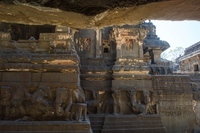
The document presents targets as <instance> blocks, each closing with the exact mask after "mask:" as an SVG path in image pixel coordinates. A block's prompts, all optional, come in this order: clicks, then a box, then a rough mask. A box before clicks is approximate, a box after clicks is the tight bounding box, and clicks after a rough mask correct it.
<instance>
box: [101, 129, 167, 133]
mask: <svg viewBox="0 0 200 133" xmlns="http://www.w3.org/2000/svg"><path fill="white" fill-rule="evenodd" d="M165 132H166V131H165V128H132V129H106V130H105V129H102V131H101V133H165Z"/></svg>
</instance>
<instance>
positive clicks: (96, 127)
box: [88, 114, 105, 133]
mask: <svg viewBox="0 0 200 133" xmlns="http://www.w3.org/2000/svg"><path fill="white" fill-rule="evenodd" d="M88 116H89V119H90V123H91V127H92V130H93V133H101V129H102V128H103V123H104V119H105V115H104V114H92V115H88Z"/></svg>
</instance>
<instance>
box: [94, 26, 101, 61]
mask: <svg viewBox="0 0 200 133" xmlns="http://www.w3.org/2000/svg"><path fill="white" fill-rule="evenodd" d="M101 45H102V29H96V51H95V54H96V55H95V56H96V58H100V57H101V56H102V53H101Z"/></svg>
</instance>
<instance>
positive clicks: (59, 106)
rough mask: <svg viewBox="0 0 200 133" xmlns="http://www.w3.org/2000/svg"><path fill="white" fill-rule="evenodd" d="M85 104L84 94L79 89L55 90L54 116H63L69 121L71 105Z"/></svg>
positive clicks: (63, 88)
mask: <svg viewBox="0 0 200 133" xmlns="http://www.w3.org/2000/svg"><path fill="white" fill-rule="evenodd" d="M78 102H80V103H81V102H85V97H84V93H83V91H82V90H81V89H67V88H65V87H62V88H57V89H56V100H55V107H56V114H57V115H58V116H65V118H66V120H69V115H70V108H71V106H72V104H73V103H78Z"/></svg>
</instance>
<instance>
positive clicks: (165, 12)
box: [0, 0, 200, 28]
mask: <svg viewBox="0 0 200 133" xmlns="http://www.w3.org/2000/svg"><path fill="white" fill-rule="evenodd" d="M199 6H200V1H197V0H189V1H185V0H133V1H132V0H121V1H117V0H110V1H106V0H103V1H98V0H93V1H89V0H86V1H81V0H70V1H68V2H66V1H62V0H58V1H57V0H52V1H49V0H38V1H36V2H35V1H33V0H9V1H5V0H1V1H0V7H1V8H0V21H1V22H13V23H21V24H30V25H33V24H35V25H36V24H37V25H43V24H51V25H63V26H70V27H74V28H94V27H105V26H110V25H124V24H136V23H139V22H142V21H144V20H146V19H156V20H200V15H199V14H200V8H199Z"/></svg>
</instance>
